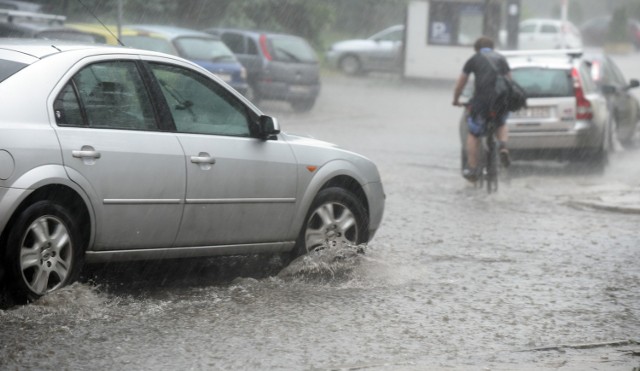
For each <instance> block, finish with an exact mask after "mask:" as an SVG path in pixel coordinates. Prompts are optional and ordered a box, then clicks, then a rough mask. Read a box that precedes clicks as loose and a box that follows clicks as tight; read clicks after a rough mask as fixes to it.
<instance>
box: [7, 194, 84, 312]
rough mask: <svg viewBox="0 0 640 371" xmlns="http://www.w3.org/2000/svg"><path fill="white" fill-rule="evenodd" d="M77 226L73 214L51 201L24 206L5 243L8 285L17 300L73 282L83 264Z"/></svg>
mask: <svg viewBox="0 0 640 371" xmlns="http://www.w3.org/2000/svg"><path fill="white" fill-rule="evenodd" d="M83 244H84V242H83V238H81V233H80V229H79V228H78V224H77V221H76V220H75V218H74V217H73V215H72V213H71V212H70V211H69V210H68V209H67V208H65V207H64V206H62V205H60V204H57V203H55V202H52V201H38V202H35V203H33V204H32V205H29V206H28V207H26V208H25V209H24V210H23V211H22V212H20V214H19V215H18V218H17V219H16V220H15V223H14V224H13V227H12V229H11V232H10V233H9V236H8V238H7V244H6V246H5V251H4V253H5V269H6V274H7V284H8V286H9V291H10V293H11V295H12V296H13V298H14V299H15V300H16V301H17V302H19V303H24V302H29V301H35V300H37V299H38V298H39V297H41V296H42V295H45V294H47V293H49V292H51V291H53V290H56V289H59V288H61V287H63V286H66V285H68V284H70V283H72V282H73V281H75V280H76V279H77V277H78V275H79V273H80V270H81V268H82V265H83V263H84V251H85V249H84V246H83Z"/></svg>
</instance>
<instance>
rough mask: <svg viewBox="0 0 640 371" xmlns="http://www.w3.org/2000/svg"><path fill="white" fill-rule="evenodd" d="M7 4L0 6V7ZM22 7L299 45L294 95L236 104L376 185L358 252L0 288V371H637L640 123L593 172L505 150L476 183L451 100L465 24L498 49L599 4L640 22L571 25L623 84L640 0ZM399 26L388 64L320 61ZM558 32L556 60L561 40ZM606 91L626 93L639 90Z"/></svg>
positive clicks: (247, 259) (590, 13) (219, 260)
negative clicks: (262, 33) (373, 216)
mask: <svg viewBox="0 0 640 371" xmlns="http://www.w3.org/2000/svg"><path fill="white" fill-rule="evenodd" d="M16 3H18V2H15V1H9V0H0V9H5V8H7V9H11V6H14V5H15V6H17V5H16ZM29 4H30V5H25V4H23V5H24V6H27V8H25V9H26V10H25V11H29V12H42V13H47V14H56V15H63V16H65V21H64V23H65V24H86V23H89V24H102V25H104V27H105V28H109V29H110V30H111V31H110V32H111V33H113V34H114V35H117V34H118V33H119V32H121V35H119V36H120V37H119V38H123V39H124V37H126V33H125V31H124V30H125V29H126V28H127V27H129V26H131V25H163V26H179V27H185V28H189V29H194V30H205V29H211V28H216V29H224V28H239V29H251V30H268V31H273V32H278V33H283V34H292V35H295V36H299V37H301V38H303V39H304V40H306V41H307V42H308V43H309V45H310V46H311V48H312V49H313V52H314V53H316V54H317V59H318V66H319V68H320V84H321V87H320V91H319V94H318V96H317V99H316V100H315V101H314V102H313V104H312V107H310V108H309V107H302V108H303V109H300V107H297V108H296V106H295V105H292V104H290V102H286V101H283V100H276V99H265V98H264V97H262V98H263V99H257V97H256V100H255V101H254V103H255V105H256V106H257V107H258V108H259V109H260V110H261V111H263V112H264V113H265V114H267V115H270V116H273V117H276V118H277V119H278V121H279V123H280V125H281V127H282V130H283V131H284V132H287V133H292V134H296V135H304V136H310V137H313V138H315V139H319V140H323V141H327V142H331V143H335V144H336V145H338V146H339V147H341V148H344V149H347V150H349V151H354V152H356V153H359V154H361V155H363V156H366V157H367V158H369V159H371V160H372V161H373V162H374V163H375V164H376V165H377V167H378V170H379V172H380V175H381V177H382V183H383V186H384V191H385V196H386V198H385V210H384V217H383V220H382V225H381V227H380V229H379V230H378V231H377V232H376V234H375V236H374V238H373V239H372V240H371V241H370V242H369V243H367V244H362V245H355V246H352V245H338V246H325V247H324V248H318V249H315V250H314V251H311V252H309V253H308V254H306V255H303V256H301V257H298V258H296V259H295V260H293V261H288V259H286V257H284V256H282V255H279V254H272V255H266V254H265V255H249V256H218V257H209V258H192V259H173V260H156V261H133V262H102V263H96V264H88V265H86V266H85V268H84V269H83V271H82V272H81V275H80V279H79V280H78V282H75V283H73V284H71V285H69V286H67V287H63V288H61V289H58V290H56V291H54V292H51V293H49V294H47V295H45V296H43V297H42V298H40V299H39V300H37V301H35V302H31V303H28V304H19V303H15V302H14V301H13V300H12V298H11V297H10V295H9V294H8V293H6V292H4V291H3V292H0V334H1V335H0V370H13V369H15V370H31V369H36V370H49V369H69V370H93V369H102V370H121V369H134V370H157V369H161V370H172V369H185V370H186V369H192V370H444V369H447V370H467V369H473V370H534V369H535V370H585V369H586V370H625V371H631V370H636V369H638V368H640V336H639V335H640V273H639V270H638V261H640V249H639V246H640V237H639V235H638V230H639V228H638V226H639V225H640V167H639V166H638V163H640V137H639V135H638V130H640V129H638V127H637V125H635V124H634V130H633V131H632V133H631V134H629V137H628V138H621V137H619V135H618V132H614V133H613V134H612V139H611V147H610V148H608V154H607V156H608V158H607V162H606V165H605V166H604V167H598V166H594V165H593V164H592V163H591V162H589V161H583V160H582V159H578V160H575V159H572V158H565V157H562V158H551V159H550V158H544V159H538V158H536V159H528V158H525V159H519V158H514V161H513V163H512V164H511V166H510V167H509V168H508V169H504V170H501V174H500V177H499V189H498V191H497V192H495V193H491V194H488V193H487V192H486V191H485V190H484V189H481V188H480V189H479V188H477V187H475V186H474V184H472V183H470V182H468V181H467V180H465V179H464V178H463V177H462V176H461V149H462V147H461V133H460V122H461V118H462V115H463V112H464V109H463V108H462V107H456V106H453V105H452V104H451V103H452V98H453V94H454V85H455V81H456V79H457V78H458V76H459V74H460V73H461V71H462V67H463V65H464V63H465V61H466V60H467V59H468V58H470V57H471V56H472V55H473V53H474V50H473V42H474V41H475V39H476V37H478V36H480V35H482V34H483V33H482V30H485V31H486V32H488V33H490V34H491V36H492V37H493V38H494V39H495V41H496V44H497V48H496V49H497V50H498V51H500V52H502V51H504V52H505V53H507V52H508V51H513V50H514V49H515V48H516V47H517V45H514V44H522V45H520V47H521V48H524V46H523V45H524V43H526V42H528V41H527V40H524V39H522V40H518V35H517V31H518V27H519V22H521V21H525V20H534V19H553V20H560V19H564V20H566V21H570V22H572V24H574V25H575V26H576V28H578V29H582V26H583V25H585V24H587V23H588V22H589V21H590V20H592V19H596V18H598V17H601V16H603V15H609V16H611V18H613V19H617V18H616V17H620V16H621V15H620V14H623V16H622V18H624V19H627V18H628V19H629V20H637V23H638V28H637V30H636V31H635V32H636V34H634V35H631V34H629V35H627V34H625V32H624V31H625V30H624V29H623V32H622V33H623V34H624V36H623V37H618V38H616V37H613V39H603V40H601V41H599V40H594V39H588V38H587V37H588V36H587V34H586V33H585V31H582V36H581V42H582V43H583V44H582V45H580V49H584V51H588V52H592V53H600V52H605V53H607V54H608V55H609V57H610V58H611V60H612V61H613V62H614V63H615V65H616V66H617V68H619V70H620V72H621V74H622V75H623V76H624V79H625V80H626V81H630V80H631V79H640V1H638V0H610V1H606V2H605V1H601V0H544V1H543V0H504V1H502V0H468V1H463V0H459V1H446V0H349V1H347V0H323V1H317V0H316V1H312V0H233V1H232V0H188V1H187V0H182V1H169V0H153V1H141V0H121V1H117V0H62V1H58V2H48V1H32V2H30V3H29ZM438 7H440V8H438ZM438 9H439V10H438ZM485 9H489V11H484V10H485ZM1 19H2V18H0V20H1ZM396 25H404V30H405V31H404V34H403V36H402V39H401V40H400V41H392V42H390V44H389V45H391V46H390V48H395V50H396V53H397V54H395V56H394V57H388V58H387V59H389V58H391V59H390V60H386V62H387V64H383V63H382V62H380V64H379V65H378V66H377V67H371V70H366V68H365V67H363V65H358V66H356V67H357V68H356V69H355V70H354V69H351V70H350V69H349V68H348V67H349V66H347V65H346V64H345V65H344V66H346V67H347V69H346V70H345V69H344V68H343V66H342V65H340V64H339V63H337V62H336V63H337V64H332V63H331V62H330V60H329V57H328V55H329V53H330V50H332V45H336V43H338V42H341V41H344V40H352V39H359V40H361V39H366V38H367V37H370V36H372V35H376V34H377V33H378V32H380V31H383V30H385V29H387V28H389V27H393V26H396ZM452 27H453V28H452ZM608 27H610V28H611V29H615V28H616V24H615V22H611V23H609V24H608ZM119 29H120V31H119ZM478 30H480V31H478ZM437 32H440V33H439V34H437ZM465 32H466V33H469V34H468V35H467V34H465ZM478 32H480V33H478ZM607 32H608V31H607ZM611 32H613V31H611ZM632 36H634V37H637V39H636V40H635V41H634V39H631V38H630V37H632ZM376 42H377V43H378V44H383V43H384V42H385V41H376ZM634 42H635V43H636V44H634ZM561 43H564V44H565V45H563V46H560V47H559V49H557V50H555V51H556V52H558V51H560V52H562V51H563V50H565V47H570V46H571V45H569V43H570V40H569V39H568V38H563V39H562V40H561ZM125 46H126V44H125ZM532 49H535V48H532ZM551 49H555V47H551ZM571 49H574V48H571ZM333 50H336V49H333ZM298 57H299V56H298ZM351 67H354V66H353V65H351ZM471 84H472V83H471V82H469V83H468V85H471ZM572 87H573V85H572ZM625 91H627V92H628V93H629V94H630V95H631V97H632V98H633V99H636V100H640V88H637V89H633V88H629V89H626V90H625ZM246 94H247V96H249V94H250V90H247V93H246ZM184 102H188V101H184ZM187 108H189V107H187ZM635 109H636V110H637V112H636V115H637V116H636V117H637V118H640V107H638V106H636V108H635ZM0 131H1V129H0ZM513 138H516V136H515V134H514V137H513ZM513 138H510V139H513ZM514 140H515V139H514ZM270 217H272V218H276V217H277V216H270ZM3 242H4V241H3ZM2 256H4V255H2Z"/></svg>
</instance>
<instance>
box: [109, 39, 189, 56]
mask: <svg viewBox="0 0 640 371" xmlns="http://www.w3.org/2000/svg"><path fill="white" fill-rule="evenodd" d="M120 40H121V41H122V43H123V44H124V45H125V46H128V47H130V48H138V49H145V50H153V51H155V52H161V53H167V54H172V55H178V52H177V51H176V49H175V48H174V47H173V45H171V43H170V42H169V40H166V39H161V38H159V37H152V36H146V35H122V37H120Z"/></svg>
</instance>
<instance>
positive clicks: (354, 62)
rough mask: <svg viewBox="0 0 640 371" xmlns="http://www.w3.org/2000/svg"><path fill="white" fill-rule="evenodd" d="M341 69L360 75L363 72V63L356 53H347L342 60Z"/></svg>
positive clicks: (348, 73)
mask: <svg viewBox="0 0 640 371" xmlns="http://www.w3.org/2000/svg"><path fill="white" fill-rule="evenodd" d="M340 69H341V70H342V72H344V73H346V74H347V75H359V74H361V73H362V64H361V63H360V59H358V57H356V56H355V55H347V56H344V57H343V58H342V59H341V60H340Z"/></svg>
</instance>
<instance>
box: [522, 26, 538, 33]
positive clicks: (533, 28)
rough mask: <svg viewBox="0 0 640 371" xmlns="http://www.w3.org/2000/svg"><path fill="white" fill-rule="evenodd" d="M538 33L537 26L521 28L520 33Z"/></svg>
mask: <svg viewBox="0 0 640 371" xmlns="http://www.w3.org/2000/svg"><path fill="white" fill-rule="evenodd" d="M535 31H536V25H535V24H525V25H522V26H520V31H519V32H520V33H521V34H523V33H533V32H535Z"/></svg>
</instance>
